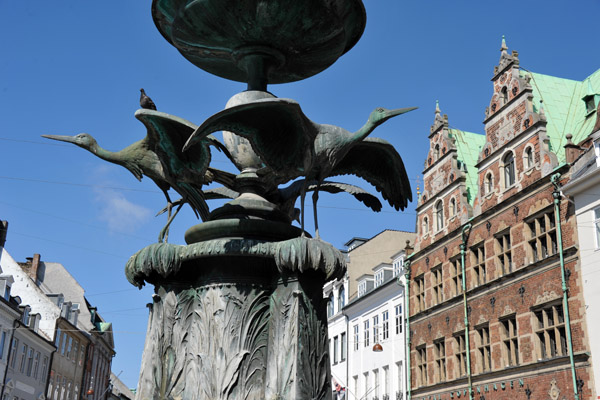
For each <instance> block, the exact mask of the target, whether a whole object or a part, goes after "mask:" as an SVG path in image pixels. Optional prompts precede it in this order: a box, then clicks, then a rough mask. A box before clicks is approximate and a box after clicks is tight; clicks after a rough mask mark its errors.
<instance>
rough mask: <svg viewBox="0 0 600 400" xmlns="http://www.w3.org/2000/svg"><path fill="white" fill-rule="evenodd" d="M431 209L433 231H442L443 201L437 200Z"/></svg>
mask: <svg viewBox="0 0 600 400" xmlns="http://www.w3.org/2000/svg"><path fill="white" fill-rule="evenodd" d="M433 208H434V210H435V211H434V213H435V231H436V232H439V231H441V230H442V229H444V201H443V200H442V199H439V200H438V201H436V202H435V205H434V206H433Z"/></svg>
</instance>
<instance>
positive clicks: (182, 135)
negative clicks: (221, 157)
mask: <svg viewBox="0 0 600 400" xmlns="http://www.w3.org/2000/svg"><path fill="white" fill-rule="evenodd" d="M135 117H136V118H137V119H139V120H140V121H141V122H142V123H143V124H144V125H145V126H146V129H147V130H148V141H149V143H150V144H151V145H152V146H153V150H154V151H155V152H156V154H157V155H158V157H159V159H160V161H161V162H162V163H163V167H164V168H166V169H167V172H168V173H169V174H170V175H171V176H173V177H187V176H189V175H190V174H193V175H196V176H197V177H200V178H201V179H203V177H204V174H205V172H206V169H207V168H208V165H209V164H210V160H211V155H210V148H209V144H212V141H213V140H216V139H215V138H213V137H207V138H204V139H203V140H201V141H198V142H197V143H196V144H195V145H194V146H192V147H190V149H189V150H188V151H186V152H183V151H182V149H183V145H184V144H185V142H186V140H188V138H189V137H190V135H191V134H192V132H194V129H196V127H197V126H196V125H195V124H193V123H191V122H190V121H186V120H185V119H183V118H179V117H176V116H174V115H170V114H167V113H163V112H160V111H154V110H148V109H139V110H137V111H136V112H135ZM202 183H203V182H202V181H201V180H199V181H198V184H202Z"/></svg>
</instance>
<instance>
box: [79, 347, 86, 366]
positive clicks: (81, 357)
mask: <svg viewBox="0 0 600 400" xmlns="http://www.w3.org/2000/svg"><path fill="white" fill-rule="evenodd" d="M84 359H85V346H84V345H83V343H82V344H81V347H80V351H79V366H81V365H83V360H84Z"/></svg>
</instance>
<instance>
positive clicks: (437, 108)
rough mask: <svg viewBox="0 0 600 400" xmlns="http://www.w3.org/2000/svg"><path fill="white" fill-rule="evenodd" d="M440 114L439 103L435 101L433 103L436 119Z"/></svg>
mask: <svg viewBox="0 0 600 400" xmlns="http://www.w3.org/2000/svg"><path fill="white" fill-rule="evenodd" d="M440 112H441V111H440V102H439V100H436V101H435V115H436V117H437V116H438V115H440Z"/></svg>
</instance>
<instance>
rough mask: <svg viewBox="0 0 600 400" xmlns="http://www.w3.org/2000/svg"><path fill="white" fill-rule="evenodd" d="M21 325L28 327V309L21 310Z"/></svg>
mask: <svg viewBox="0 0 600 400" xmlns="http://www.w3.org/2000/svg"><path fill="white" fill-rule="evenodd" d="M23 324H25V325H26V326H28V325H29V307H25V309H24V310H23Z"/></svg>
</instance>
